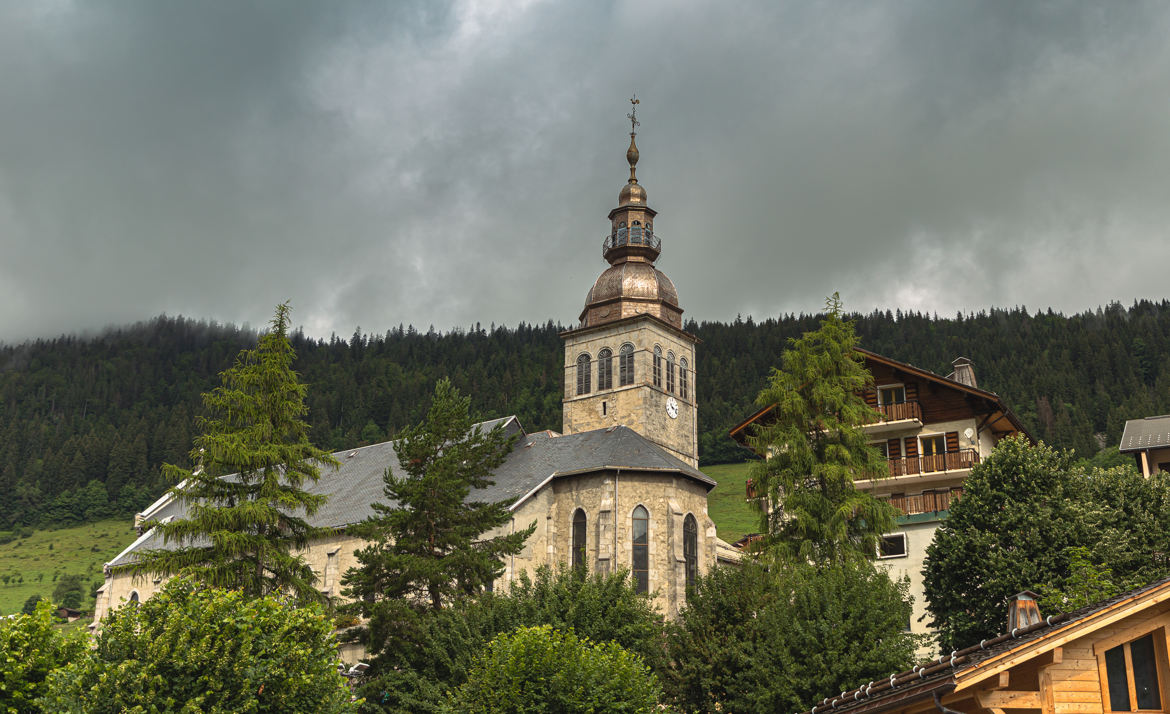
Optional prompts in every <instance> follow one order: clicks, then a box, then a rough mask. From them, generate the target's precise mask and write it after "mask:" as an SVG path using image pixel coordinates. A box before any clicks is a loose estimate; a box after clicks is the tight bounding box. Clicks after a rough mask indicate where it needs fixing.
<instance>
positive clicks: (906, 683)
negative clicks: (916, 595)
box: [803, 578, 1170, 714]
mask: <svg viewBox="0 0 1170 714" xmlns="http://www.w3.org/2000/svg"><path fill="white" fill-rule="evenodd" d="M1167 585H1170V578H1162V579H1161V580H1157V581H1155V582H1152V583H1150V584H1149V585H1144V586H1142V587H1140V588H1136V589H1134V590H1130V591H1128V592H1124V593H1121V594H1120V595H1116V596H1114V597H1111V598H1109V599H1107V600H1101V601H1099V602H1095V603H1093V604H1092V605H1088V606H1086V607H1083V608H1081V609H1079V610H1074V611H1073V612H1069V613H1062V614H1059V615H1053V616H1050V617H1048V618H1046V619H1044V620H1043V621H1041V622H1038V623H1036V624H1035V625H1031V626H1029V627H1025V628H1022V629H1018V630H1016V631H1015V632H1014V633H1005V634H1002V635H999V636H998V637H994V638H992V639H990V640H983V641H982V642H980V643H978V644H975V645H972V646H970V647H966V648H964V649H961V650H956V651H954V652H951V653H950V654H949V655H943V656H941V657H939V658H938V659H935V660H929V661H927V662H924V663H922V664H919V665H915V666H914V668H913V669H911V670H908V671H905V672H898V673H896V674H891V675H889V677H887V678H883V679H876V680H874V681H872V682H869V683H867V684H863V685H861V686H860V687H858V688H857V689H851V690H849V691H848V692H842V693H841V694H840V695H838V696H836V697H827V698H825V699H823V700H822V701H821V702H819V703H818V704H817V705H816V706H815V707H813V708H812V709H810V710H809V711H808V712H804V713H803V714H829V713H830V712H832V714H843V713H844V712H851V713H852V714H861V712H867V711H875V712H878V711H884V710H887V709H890V708H894V707H896V705H897V704H898V703H899V702H903V701H906V700H908V699H917V698H919V697H922V696H926V695H929V694H930V693H932V692H939V693H945V692H946V691H949V690H950V689H951V688H953V687H954V686H955V685H954V682H955V676H956V675H958V674H959V673H961V672H964V671H966V670H969V669H971V668H973V667H977V666H978V665H979V664H980V663H982V662H986V661H987V660H989V659H992V658H994V657H996V656H998V655H1001V654H1003V653H1005V652H1009V651H1011V650H1014V649H1017V648H1019V647H1022V646H1023V645H1025V644H1028V643H1029V642H1033V641H1035V640H1042V639H1044V638H1045V637H1048V636H1049V635H1052V634H1054V633H1055V632H1056V631H1057V630H1062V629H1063V628H1065V627H1067V626H1068V625H1072V624H1075V623H1077V622H1079V621H1082V620H1086V619H1088V618H1090V617H1092V616H1093V615H1096V614H1097V613H1099V612H1102V611H1104V610H1109V609H1111V608H1113V607H1114V606H1115V605H1119V604H1121V603H1124V602H1125V601H1127V600H1132V599H1135V598H1138V597H1140V596H1142V595H1145V594H1146V593H1149V592H1150V591H1153V590H1158V589H1160V588H1165V587H1166V586H1167Z"/></svg>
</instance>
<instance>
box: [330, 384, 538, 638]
mask: <svg viewBox="0 0 1170 714" xmlns="http://www.w3.org/2000/svg"><path fill="white" fill-rule="evenodd" d="M470 404H471V399H470V397H464V396H462V395H461V394H459V392H458V391H457V390H456V389H455V388H454V387H453V386H451V383H450V382H449V381H448V380H446V379H442V380H440V381H439V382H438V384H436V385H435V393H434V399H433V401H432V403H431V407H430V410H429V411H428V412H427V417H426V419H425V420H424V421H423V422H422V423H420V424H418V425H417V426H414V427H412V428H409V429H407V430H405V431H404V432H403V433H402V435H401V438H400V439H399V440H398V441H397V442H396V443H395V444H394V452H395V454H397V456H398V463H399V464H400V465H401V467H402V469H403V470H404V471H405V472H406V473H405V475H403V476H401V477H399V476H395V475H394V473H393V472H392V471H391V470H390V469H387V470H386V475H385V477H384V479H385V487H384V492H385V494H386V499H387V503H375V504H372V505H373V508H374V510H375V511H376V515H374V516H372V517H370V518H369V519H368V520H367V521H365V522H364V523H362V524H360V525H359V526H357V527H356V528H355V529H354V532H355V533H357V534H358V535H360V536H361V537H363V538H365V539H367V540H368V541H370V544H369V545H368V546H366V547H365V548H363V549H361V550H359V551H357V553H356V554H355V555H356V557H357V560H358V562H359V563H360V565H359V566H358V567H356V568H351V569H350V570H349V571H347V572H346V574H345V578H344V580H343V583H344V584H345V585H346V586H347V587H348V589H347V591H346V594H347V595H348V596H350V597H351V598H353V600H354V601H355V602H354V608H355V609H356V610H357V611H358V612H360V613H361V614H362V615H363V616H366V617H369V618H370V641H371V649H372V650H374V651H377V650H378V649H379V648H381V647H384V646H385V638H386V637H388V636H391V635H393V634H399V635H401V634H403V630H404V628H405V627H407V625H406V624H405V622H406V621H408V620H411V619H412V616H413V615H417V614H418V613H419V612H420V611H423V610H430V611H435V610H440V609H442V608H443V607H444V606H446V605H448V604H449V603H451V602H453V601H455V600H457V599H459V598H461V597H464V596H467V595H471V594H474V593H477V592H480V591H482V590H483V589H484V588H486V587H488V586H490V584H491V583H492V581H494V580H495V579H496V578H498V577H499V576H500V574H501V573H503V570H504V564H503V558H504V557H505V556H507V555H514V554H516V553H518V552H520V550H521V549H522V548H523V547H524V541H525V540H526V539H527V538H528V536H529V535H531V534H532V531H533V530H534V529H535V527H536V524H532V525H531V526H530V527H528V528H526V529H524V530H520V531H517V532H514V533H509V534H504V535H498V536H494V537H484V534H485V533H487V532H488V531H491V530H493V529H495V528H498V527H500V526H503V525H504V524H506V523H508V521H509V520H510V519H511V518H512V514H511V512H510V511H509V510H508V507H507V504H506V503H502V502H501V503H489V502H483V501H474V500H468V498H469V496H470V495H471V491H472V490H473V489H482V488H486V487H488V486H490V485H492V483H493V482H492V480H491V474H492V471H493V470H494V469H495V468H496V467H497V466H499V465H500V464H502V463H503V461H504V458H505V457H506V456H507V455H508V452H509V451H511V449H512V444H513V442H514V439H513V438H512V437H509V436H508V435H507V434H505V432H504V430H503V427H502V426H501V425H497V426H496V427H495V428H494V429H492V430H490V431H486V432H485V431H482V430H481V429H480V428H479V427H477V426H476V425H475V423H474V422H473V420H472V417H471V412H470Z"/></svg>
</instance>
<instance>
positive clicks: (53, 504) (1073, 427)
mask: <svg viewBox="0 0 1170 714" xmlns="http://www.w3.org/2000/svg"><path fill="white" fill-rule="evenodd" d="M817 320H818V318H817V317H816V316H786V317H782V318H778V319H769V320H767V321H764V322H758V323H757V322H753V321H751V320H747V321H743V320H736V321H735V322H732V323H719V322H703V323H697V324H696V323H690V324H688V326H687V329H688V330H691V331H692V332H694V333H695V334H697V335H698V336H699V337H700V338H701V340H702V342H701V343H700V345H699V347H698V352H697V361H698V365H697V371H698V377H697V379H696V387H697V391H698V394H699V429H700V451H701V454H702V457H703V461H704V463H720V462H726V461H733V460H738V459H740V458H742V457H743V455H744V453H743V452H742V451H740V450H739V449H737V448H736V447H735V446H734V444H732V443H731V442H730V440H729V439H728V438H727V436H726V434H727V429H728V428H729V427H730V426H732V425H733V424H735V423H736V422H738V421H739V420H741V419H742V418H744V417H745V416H746V415H748V414H749V413H750V412H751V411H752V410H753V403H752V402H753V399H754V397H755V395H756V392H757V391H758V390H759V389H760V387H761V385H762V383H763V380H764V378H765V376H766V375H767V372H768V370H769V368H770V367H772V366H773V365H774V364H775V363H776V360H777V358H778V355H779V354H780V352H781V351H782V350H783V348H784V346H785V344H786V342H787V339H788V338H789V337H792V336H795V335H798V334H800V333H801V332H803V331H805V330H808V329H812V328H814V327H815V326H816V324H817ZM856 321H857V331H858V334H859V335H860V336H861V338H862V344H863V345H864V346H865V347H867V348H869V349H872V350H874V351H876V352H880V353H882V354H885V355H888V356H890V357H893V358H895V359H899V360H903V361H907V362H911V363H913V364H916V365H918V366H919V367H924V368H926V369H930V370H933V371H936V372H940V373H942V374H947V373H948V372H949V371H950V362H951V360H952V359H954V358H955V357H957V356H959V355H964V356H967V357H970V358H971V359H972V360H974V363H975V371H976V376H977V378H978V381H979V386H981V387H983V388H985V389H990V390H992V391H995V392H998V393H999V394H1001V395H1002V396H1003V397H1004V399H1005V400H1006V401H1007V403H1008V404H1009V405H1010V406H1011V407H1012V408H1013V409H1014V410H1015V411H1016V412H1017V414H1019V416H1020V417H1021V418H1022V419H1023V420H1024V422H1025V423H1026V424H1027V425H1028V426H1029V428H1030V429H1031V430H1032V433H1033V434H1034V435H1035V436H1037V437H1038V438H1041V439H1044V440H1046V441H1049V442H1051V443H1054V444H1057V445H1059V446H1066V447H1072V448H1076V449H1077V450H1078V451H1079V452H1081V453H1082V454H1083V455H1089V454H1091V453H1093V452H1095V451H1096V450H1097V449H1098V448H1099V447H1100V445H1102V444H1114V443H1116V442H1117V440H1118V438H1119V436H1120V432H1121V427H1122V425H1123V423H1124V421H1125V419H1127V418H1135V417H1139V416H1147V415H1150V414H1159V413H1165V412H1168V411H1170V302H1166V301H1163V302H1161V303H1149V302H1141V303H1137V304H1135V305H1133V306H1132V307H1130V308H1128V309H1127V308H1124V307H1122V306H1120V305H1111V306H1109V307H1108V308H1104V309H1099V310H1097V311H1095V312H1091V313H1084V314H1080V315H1074V316H1071V317H1066V316H1063V315H1059V314H1055V313H1052V312H1047V313H1040V314H1036V315H1029V314H1028V312H1027V311H1026V310H1025V309H1022V308H1021V309H1015V310H994V311H991V312H990V313H982V312H981V313H978V314H973V315H959V316H956V317H954V318H939V317H932V316H928V315H922V314H919V313H909V314H906V313H896V314H891V313H889V312H884V313H883V312H875V313H872V314H869V315H864V316H857V317H856ZM561 329H563V328H562V327H560V326H558V325H554V324H552V323H548V324H546V325H542V326H529V325H521V326H519V327H517V328H495V327H493V328H491V329H486V330H485V329H481V328H480V327H479V326H476V327H474V328H472V329H469V330H466V331H463V330H456V331H453V332H449V333H438V332H435V331H433V330H432V331H428V332H426V333H422V332H418V331H416V330H415V329H413V328H403V327H401V326H400V327H398V328H396V329H393V330H391V331H389V332H387V333H385V334H382V335H363V334H360V333H358V334H355V335H354V336H353V337H352V338H351V339H349V340H348V341H347V340H344V339H339V338H333V339H331V340H313V339H308V338H305V337H304V336H302V335H298V336H295V338H294V345H295V347H296V350H297V354H298V360H297V364H296V368H297V369H298V371H300V373H301V375H302V377H303V379H304V380H305V381H306V382H307V383H308V384H309V398H308V402H309V407H310V414H309V421H310V423H311V424H312V425H313V433H312V438H313V440H314V441H315V443H317V444H318V445H320V446H322V447H325V448H329V449H343V448H348V447H351V446H357V445H361V444H367V443H372V442H375V441H380V440H383V439H385V438H387V437H388V436H392V435H393V434H394V433H395V432H396V431H397V430H398V429H400V428H401V427H402V426H404V425H406V424H410V423H414V422H416V421H418V420H419V419H420V417H421V416H422V410H423V407H424V406H425V404H424V400H425V399H426V398H427V397H428V396H429V395H430V393H431V391H432V389H433V386H434V383H435V381H436V380H437V379H438V378H439V377H440V376H444V375H446V376H450V377H451V379H452V381H453V382H454V383H455V385H456V386H457V387H458V388H459V389H461V390H463V391H465V392H467V393H470V394H471V395H472V397H473V404H474V405H475V407H476V408H477V409H478V410H479V411H480V412H481V414H483V415H484V416H499V415H504V414H516V415H518V416H519V417H520V419H521V422H522V423H523V424H524V425H525V427H527V428H528V429H532V430H535V429H559V428H560V421H561V411H560V400H561V384H562V379H563V375H562V371H563V367H562V364H563V362H562V359H563V358H562V353H561V341H560V338H559V337H558V333H559V331H560V330H561ZM255 339H256V335H255V334H254V333H251V332H249V331H246V330H242V329H239V328H236V327H232V326H223V325H216V324H208V323H205V322H197V321H194V320H188V319H183V318H169V317H159V318H156V319H154V320H151V321H150V322H147V323H140V324H137V325H134V326H131V327H125V328H121V329H116V330H110V331H108V332H106V333H103V334H102V335H100V336H97V337H84V338H83V337H61V338H58V339H53V340H37V341H34V342H28V343H25V344H21V345H16V346H3V347H0V437H2V438H0V493H4V494H5V495H6V498H4V499H0V529H9V528H12V527H13V526H14V525H66V524H71V523H77V522H81V521H87V520H95V519H99V518H103V517H107V516H110V515H116V514H128V513H133V512H134V511H136V510H138V509H140V508H141V507H142V506H143V505H145V504H146V503H149V502H150V501H151V500H153V498H154V497H156V496H157V495H158V494H159V493H160V492H161V490H162V489H163V487H164V485H165V484H163V483H161V482H160V478H159V465H160V464H161V463H163V462H168V461H169V462H172V463H177V464H186V462H187V459H188V455H187V452H188V450H189V449H190V448H191V438H192V436H193V432H194V430H195V429H196V428H197V427H196V423H195V417H196V416H197V415H198V414H199V412H200V408H201V403H200V399H199V395H200V393H202V392H204V391H206V390H208V389H210V388H212V387H214V386H216V385H217V384H218V377H217V375H218V373H219V372H220V371H222V370H224V369H226V368H227V367H228V366H230V364H231V361H232V360H233V359H234V358H235V356H236V354H237V353H238V352H239V350H240V349H241V348H244V347H248V346H252V345H254V344H255Z"/></svg>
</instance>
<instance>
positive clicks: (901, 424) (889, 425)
mask: <svg viewBox="0 0 1170 714" xmlns="http://www.w3.org/2000/svg"><path fill="white" fill-rule="evenodd" d="M874 408H875V409H877V410H878V412H880V413H881V416H880V417H879V418H878V419H876V420H875V421H872V422H870V423H868V424H866V425H865V426H864V427H863V428H864V429H865V431H866V433H869V434H874V433H880V432H883V431H894V430H897V429H902V428H905V427H908V426H922V406H921V405H920V404H919V403H918V400H917V399H912V400H910V401H906V402H898V403H897V404H879V405H878V406H877V407H874Z"/></svg>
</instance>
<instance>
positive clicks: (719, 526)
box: [702, 464, 760, 543]
mask: <svg viewBox="0 0 1170 714" xmlns="http://www.w3.org/2000/svg"><path fill="white" fill-rule="evenodd" d="M748 466H749V464H719V465H718V466H704V467H703V469H702V470H703V473H705V474H707V475H708V476H710V477H711V478H713V479H715V481H716V482H717V483H718V484H719V485H718V486H716V487H715V488H714V490H712V491H711V493H710V494H708V495H707V515H709V516H711V520H713V521H715V528H716V530H717V531H718V533H719V537H720V538H722V539H723V540H725V541H727V542H728V543H731V542H734V541H736V540H738V539H739V538H740V537H741V536H744V535H747V534H748V533H758V532H759V530H760V521H759V516H758V515H757V514H756V512H755V511H754V510H753V509H752V507H751V506H749V505H748V502H747V498H746V491H745V490H744V489H745V486H746V484H747V477H748V476H747V472H748Z"/></svg>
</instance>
